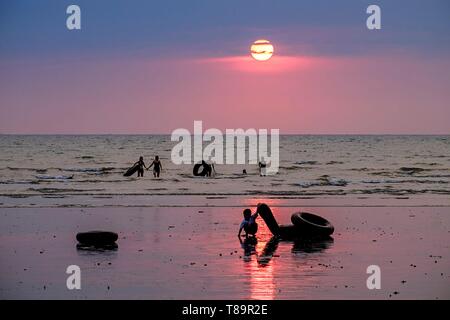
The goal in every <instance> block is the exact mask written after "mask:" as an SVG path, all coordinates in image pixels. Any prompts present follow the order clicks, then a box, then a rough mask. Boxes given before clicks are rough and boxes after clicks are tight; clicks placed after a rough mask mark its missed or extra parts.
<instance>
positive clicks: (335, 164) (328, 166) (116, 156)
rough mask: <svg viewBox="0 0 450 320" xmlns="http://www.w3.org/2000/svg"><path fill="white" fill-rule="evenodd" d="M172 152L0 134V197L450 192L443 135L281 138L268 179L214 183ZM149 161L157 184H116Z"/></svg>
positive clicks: (121, 140)
mask: <svg viewBox="0 0 450 320" xmlns="http://www.w3.org/2000/svg"><path fill="white" fill-rule="evenodd" d="M174 145H175V142H172V141H170V136H168V135H167V136H166V135H148V136H147V135H138V136H131V135H100V136H94V135H92V136H86V135H79V136H77V135H72V136H66V135H55V136H47V135H40V136H22V135H1V136H0V150H1V153H0V195H1V196H2V197H15V198H20V197H27V196H36V195H40V196H42V197H43V198H45V197H48V198H50V197H51V198H58V197H60V198H64V197H68V196H71V195H72V196H73V195H84V196H112V197H115V196H124V195H160V194H161V195H174V196H176V195H249V196H252V195H273V196H280V197H282V196H284V197H288V196H305V197H325V196H347V197H349V196H350V197H355V198H357V197H384V196H389V197H408V198H411V197H415V196H417V195H421V196H424V195H430V196H439V197H440V196H442V197H448V196H449V195H450V136H281V137H280V169H279V172H278V174H277V175H275V176H270V177H260V176H259V174H258V168H257V167H256V166H255V165H217V166H216V171H217V175H216V177H214V178H197V177H196V178H194V177H193V175H192V165H179V166H178V165H174V164H173V163H172V162H171V160H170V155H171V150H172V147H173V146H174ZM155 155H159V157H160V158H161V161H162V165H163V171H162V174H161V178H160V179H154V178H153V176H152V172H151V171H147V172H146V173H145V176H144V178H143V179H137V178H136V177H131V178H126V177H123V172H124V171H125V170H126V169H127V168H128V167H129V166H130V165H132V164H133V163H134V162H135V161H137V159H138V158H139V156H143V157H144V160H145V162H146V163H147V164H149V163H150V162H151V160H152V159H153V158H154V156H155ZM243 169H246V170H247V173H248V174H247V175H243V174H242V170H243Z"/></svg>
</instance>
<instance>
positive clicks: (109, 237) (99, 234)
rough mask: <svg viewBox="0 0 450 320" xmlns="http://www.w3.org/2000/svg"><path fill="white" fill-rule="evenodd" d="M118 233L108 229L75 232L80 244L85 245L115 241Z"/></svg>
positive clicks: (111, 243) (101, 244)
mask: <svg viewBox="0 0 450 320" xmlns="http://www.w3.org/2000/svg"><path fill="white" fill-rule="evenodd" d="M117 239H118V235H117V233H115V232H110V231H89V232H80V233H78V234H77V240H78V242H79V243H80V244H82V245H86V246H107V245H113V244H115V243H116V241H117Z"/></svg>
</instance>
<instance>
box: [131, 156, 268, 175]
mask: <svg viewBox="0 0 450 320" xmlns="http://www.w3.org/2000/svg"><path fill="white" fill-rule="evenodd" d="M201 164H202V166H205V167H207V168H209V170H208V173H207V175H206V176H208V177H211V176H213V175H215V174H216V170H215V168H214V163H213V162H211V161H209V162H206V161H204V160H202V163H201ZM136 166H137V175H138V177H143V176H144V169H146V170H149V169H150V168H151V167H153V176H154V177H155V178H159V175H160V174H161V170H162V164H161V160H159V156H155V160H153V162H152V163H151V164H150V165H149V166H148V167H147V166H146V165H145V163H144V157H142V156H141V157H139V161H137V162H135V163H134V164H133V166H132V167H136ZM266 167H267V164H266V162H265V161H264V157H262V158H261V161H259V162H258V169H259V174H260V176H265V175H266ZM242 173H243V174H247V170H245V169H244V170H243V171H242Z"/></svg>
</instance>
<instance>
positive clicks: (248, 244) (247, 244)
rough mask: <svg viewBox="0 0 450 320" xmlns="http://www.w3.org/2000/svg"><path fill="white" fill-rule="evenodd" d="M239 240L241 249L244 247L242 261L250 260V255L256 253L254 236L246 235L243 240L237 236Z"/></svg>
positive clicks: (256, 241)
mask: <svg viewBox="0 0 450 320" xmlns="http://www.w3.org/2000/svg"><path fill="white" fill-rule="evenodd" d="M239 242H240V243H241V247H242V249H244V261H250V259H251V258H250V256H251V255H252V254H255V253H256V244H257V243H258V240H257V239H256V237H248V238H245V239H244V240H242V239H241V237H239Z"/></svg>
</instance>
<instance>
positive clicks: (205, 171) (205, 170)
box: [192, 162, 211, 177]
mask: <svg viewBox="0 0 450 320" xmlns="http://www.w3.org/2000/svg"><path fill="white" fill-rule="evenodd" d="M200 168H202V171H200ZM199 171H200V172H199ZM192 173H193V175H194V176H196V177H199V176H200V177H205V176H207V175H209V174H210V173H211V166H210V165H208V164H207V163H204V162H202V163H196V164H195V165H194V170H193V171H192Z"/></svg>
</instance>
